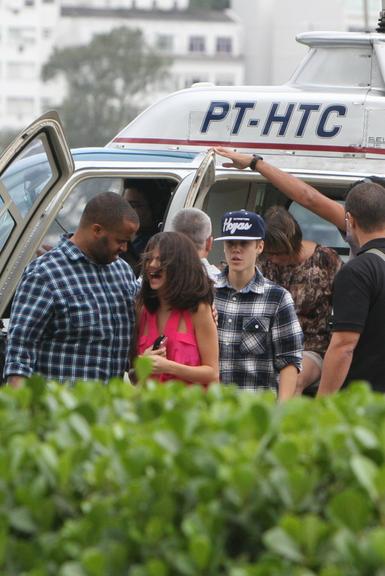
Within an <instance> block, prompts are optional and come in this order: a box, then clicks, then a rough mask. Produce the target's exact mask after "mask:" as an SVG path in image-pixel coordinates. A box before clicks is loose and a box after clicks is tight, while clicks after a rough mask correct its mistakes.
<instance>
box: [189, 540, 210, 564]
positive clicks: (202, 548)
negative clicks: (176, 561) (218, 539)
mask: <svg viewBox="0 0 385 576" xmlns="http://www.w3.org/2000/svg"><path fill="white" fill-rule="evenodd" d="M189 552H190V556H191V558H192V559H193V561H194V563H195V564H196V566H197V567H198V568H199V569H201V570H203V569H204V568H206V567H207V566H208V564H209V561H210V555H211V542H210V540H209V538H208V537H207V536H205V535H203V534H197V535H195V536H193V537H192V538H191V539H190V542H189Z"/></svg>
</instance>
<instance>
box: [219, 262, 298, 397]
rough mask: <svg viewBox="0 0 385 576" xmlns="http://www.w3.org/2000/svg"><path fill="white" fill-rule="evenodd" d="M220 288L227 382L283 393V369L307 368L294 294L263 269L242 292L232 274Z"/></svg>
mask: <svg viewBox="0 0 385 576" xmlns="http://www.w3.org/2000/svg"><path fill="white" fill-rule="evenodd" d="M215 287H216V293H215V305H216V307H217V310H218V336H219V358H220V375H221V381H222V382H223V383H225V384H230V383H235V384H237V385H238V386H239V387H240V388H243V389H251V390H259V389H272V390H274V391H275V392H277V390H278V383H279V373H280V371H281V370H282V369H283V368H285V367H286V366H289V365H294V366H295V367H296V368H297V369H298V371H299V370H301V362H302V351H303V334H302V330H301V326H300V324H299V322H298V318H297V315H296V313H295V308H294V302H293V299H292V297H291V295H290V294H289V292H288V291H287V290H285V288H282V287H281V286H278V285H277V284H273V283H272V282H270V280H267V279H266V278H264V276H262V274H261V272H260V271H259V270H258V269H257V270H256V273H255V276H254V278H253V279H252V280H251V281H250V282H249V283H248V284H247V285H246V286H245V287H244V288H242V290H240V291H237V290H235V289H234V288H232V287H231V286H230V284H229V281H228V277H227V270H226V271H225V272H222V274H220V276H219V277H218V280H217V283H216V285H215Z"/></svg>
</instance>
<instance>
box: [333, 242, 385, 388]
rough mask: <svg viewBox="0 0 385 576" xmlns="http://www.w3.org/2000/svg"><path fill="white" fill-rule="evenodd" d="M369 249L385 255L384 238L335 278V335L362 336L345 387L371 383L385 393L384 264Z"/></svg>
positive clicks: (353, 260)
mask: <svg viewBox="0 0 385 576" xmlns="http://www.w3.org/2000/svg"><path fill="white" fill-rule="evenodd" d="M370 248H377V249H379V250H381V251H382V252H384V253H385V238H378V239H376V240H371V241H370V242H367V243H366V244H365V245H364V246H362V248H361V249H360V250H359V251H358V253H357V256H356V258H353V259H352V260H350V261H349V262H347V263H346V264H345V265H344V266H343V267H342V269H341V270H340V271H339V272H338V273H337V275H336V277H335V280H334V295H333V331H334V332H359V333H360V334H361V336H360V339H359V341H358V344H357V346H356V348H355V350H354V353H353V360H352V364H351V367H350V370H349V374H348V376H347V379H346V381H345V384H346V383H347V382H349V381H351V380H357V379H360V380H368V381H369V382H370V384H371V386H372V388H373V389H374V390H378V391H381V392H385V262H384V261H383V260H382V258H381V257H380V256H378V255H376V254H371V253H366V252H367V250H369V249H370Z"/></svg>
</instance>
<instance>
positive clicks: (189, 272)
mask: <svg viewBox="0 0 385 576" xmlns="http://www.w3.org/2000/svg"><path fill="white" fill-rule="evenodd" d="M155 248H158V250H159V255H160V262H161V267H162V270H164V271H165V274H166V284H165V288H164V291H163V296H164V298H165V300H166V302H167V303H168V305H169V306H170V308H173V309H177V310H190V311H192V312H194V311H196V310H197V308H198V306H199V304H200V303H201V302H206V303H207V304H210V305H211V304H212V302H213V298H214V294H213V285H212V282H211V280H209V278H208V276H207V273H206V270H205V269H204V267H203V264H202V262H201V260H200V258H199V256H198V253H197V250H196V248H195V246H194V244H193V243H192V241H191V240H190V238H188V237H187V236H186V235H185V234H181V233H179V232H159V233H158V234H155V235H154V236H153V237H152V238H151V239H150V240H149V242H148V244H147V246H146V250H145V253H144V254H143V262H142V278H143V282H142V287H141V291H140V294H139V306H141V305H143V304H144V305H145V306H146V308H147V310H148V311H149V312H156V310H157V309H158V308H159V304H160V302H159V298H158V294H157V291H156V290H152V288H151V287H150V284H149V281H148V277H147V272H146V267H147V263H148V261H149V259H150V258H151V255H152V252H153V250H154V249H155Z"/></svg>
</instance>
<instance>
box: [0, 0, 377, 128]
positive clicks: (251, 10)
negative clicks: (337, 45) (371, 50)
mask: <svg viewBox="0 0 385 576" xmlns="http://www.w3.org/2000/svg"><path fill="white" fill-rule="evenodd" d="M380 9H381V0H322V2H321V1H320V0H289V1H288V0H231V9H230V10H226V11H205V10H198V11H197V10H194V11H193V10H191V9H190V8H189V0H0V131H4V130H18V129H20V128H22V127H24V126H25V125H26V124H28V123H29V122H30V121H31V120H32V119H34V118H35V117H36V116H38V115H39V114H40V113H42V112H44V111H45V110H47V109H48V108H52V107H55V106H57V105H58V104H60V102H61V100H62V98H63V95H64V93H65V90H64V86H63V83H61V82H58V81H57V82H50V83H48V84H44V83H42V81H41V79H40V73H41V69H42V66H43V64H44V63H45V62H46V61H47V60H48V58H49V56H50V54H51V52H52V50H53V48H54V46H57V47H59V48H60V47H65V46H74V45H77V44H85V43H88V42H89V41H90V40H91V38H92V36H93V35H94V34H97V33H98V32H108V31H109V30H111V29H112V28H114V27H116V26H127V27H132V28H139V29H141V30H142V32H143V34H144V37H145V39H146V41H147V42H148V44H149V45H151V46H153V47H155V48H156V49H157V50H159V51H161V52H162V53H164V54H165V55H169V56H170V57H171V58H172V61H173V64H172V67H171V70H170V76H169V77H168V78H167V79H165V81H164V82H163V84H162V85H159V86H158V93H157V94H153V95H152V100H154V99H155V98H157V97H159V96H162V95H163V94H165V93H168V92H172V91H174V90H177V89H181V88H185V87H187V86H191V84H193V83H195V82H213V83H215V84H222V85H226V84H227V85H229V84H280V83H283V82H285V81H287V80H288V79H289V78H290V76H291V74H292V72H293V71H294V69H295V68H296V66H297V64H298V62H299V61H300V60H301V58H302V57H303V56H304V55H305V53H306V50H307V49H306V47H305V46H304V45H301V44H298V43H297V42H296V41H295V35H296V34H297V33H298V32H304V31H309V30H321V29H323V30H338V29H340V30H364V29H365V28H367V27H368V28H369V29H373V28H375V26H376V22H377V18H378V13H379V10H380ZM148 103H149V102H144V103H143V104H144V106H145V105H147V104H148Z"/></svg>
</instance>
